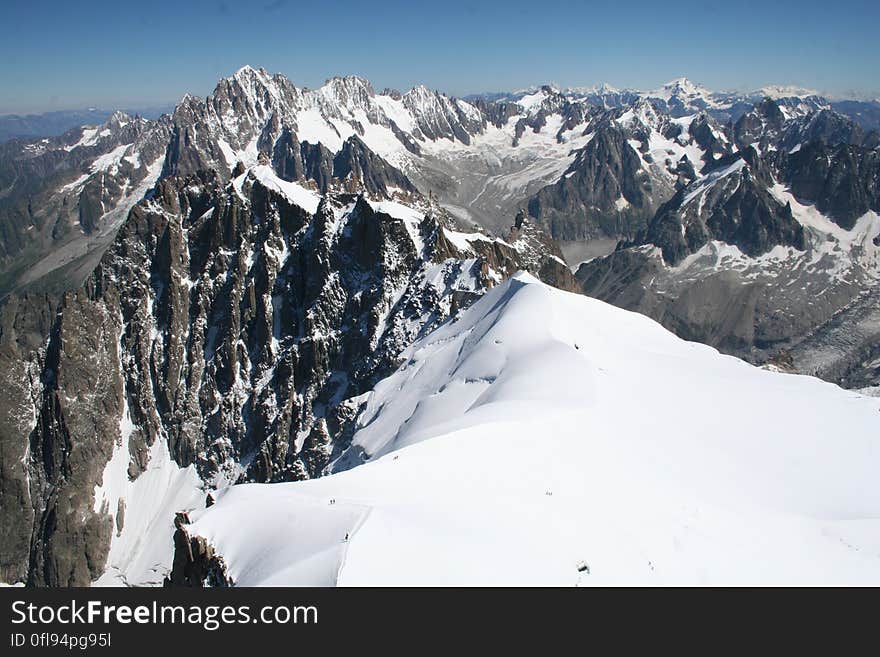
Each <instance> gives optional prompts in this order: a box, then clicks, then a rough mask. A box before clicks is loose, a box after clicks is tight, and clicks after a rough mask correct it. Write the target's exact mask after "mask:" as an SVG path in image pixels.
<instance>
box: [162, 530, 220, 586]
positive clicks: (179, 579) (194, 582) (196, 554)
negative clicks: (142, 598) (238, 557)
mask: <svg viewBox="0 0 880 657" xmlns="http://www.w3.org/2000/svg"><path fill="white" fill-rule="evenodd" d="M188 524H189V516H188V515H187V514H186V513H178V514H177V517H176V518H175V519H174V527H175V529H174V561H173V564H172V566H171V572H170V573H168V575H167V577H166V578H165V581H164V586H165V587H181V586H185V587H202V586H212V587H221V588H226V587H229V586H234V585H235V582H234V581H233V580H232V578H231V577H230V576H229V573H228V570H227V567H226V563H225V562H224V560H223V557H222V556H221V555H219V554H217V553H216V552H215V550H214V546H213V545H211V544H210V543H209V542H208V541H207V539H205V538H204V537H202V536H190V534H189V532H188V531H187V527H186V526H187V525H188Z"/></svg>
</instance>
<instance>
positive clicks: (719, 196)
mask: <svg viewBox="0 0 880 657" xmlns="http://www.w3.org/2000/svg"><path fill="white" fill-rule="evenodd" d="M745 157H747V158H749V159H752V160H753V161H754V159H755V154H754V151H751V155H749V153H748V152H747V153H746V154H745ZM738 165H741V166H740V168H739V169H737V170H735V171H733V172H729V171H730V170H731V169H734V168H735V167H737V166H738ZM694 188H695V189H693V190H692V189H691V188H690V187H686V188H684V189H682V190H680V191H679V192H678V193H677V194H676V196H675V197H674V198H673V199H672V200H671V201H669V202H668V203H666V204H664V205H663V206H662V207H661V208H660V209H659V210H658V212H657V214H656V216H655V217H654V219H652V220H651V223H650V225H649V226H648V228H647V230H646V231H645V232H644V234H643V235H642V236H640V238H638V239H637V240H636V244H644V243H650V244H654V245H656V246H659V247H660V249H661V251H662V253H663V259H664V260H665V261H666V262H668V263H670V264H673V265H675V264H678V263H679V262H681V260H682V259H683V258H684V257H685V256H687V255H689V254H691V253H694V252H696V251H697V250H699V249H700V247H702V246H703V245H704V244H706V243H707V242H708V241H709V240H720V241H722V242H726V243H727V244H732V245H734V246H737V247H739V249H740V250H741V251H742V252H743V253H745V254H746V255H749V256H752V257H757V256H760V255H762V254H764V253H766V252H767V251H769V250H770V249H772V248H773V247H774V246H777V245H783V246H793V247H794V248H796V249H800V250H803V249H804V248H805V241H804V229H803V226H801V225H800V224H799V223H798V222H797V221H796V220H795V218H794V217H793V216H792V213H791V208H790V207H788V206H784V205H782V204H781V203H779V202H778V201H777V200H775V199H774V198H773V197H772V196H771V195H770V194H769V192H767V190H766V181H762V180H761V176H760V174H758V175H757V176H756V174H755V173H753V170H752V168H751V167H750V166H749V165H747V164H746V163H745V161H743V156H740V155H739V154H737V155H735V156H729V157H726V158H722V159H721V160H719V161H718V163H717V166H716V168H715V169H714V170H713V171H710V172H709V173H708V177H707V181H706V182H705V183H701V184H699V185H698V184H695V185H694ZM623 246H624V247H625V246H626V245H623Z"/></svg>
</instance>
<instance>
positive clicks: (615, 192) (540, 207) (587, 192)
mask: <svg viewBox="0 0 880 657" xmlns="http://www.w3.org/2000/svg"><path fill="white" fill-rule="evenodd" d="M652 192H653V188H652V182H651V179H650V177H649V176H648V175H647V173H646V172H645V171H644V170H643V169H642V162H641V159H640V158H639V156H638V153H637V152H636V151H635V150H634V149H633V148H632V147H631V146H630V144H629V143H628V141H627V135H626V134H625V133H624V131H622V130H620V129H618V128H616V127H613V126H606V127H605V128H600V129H598V130H597V132H596V135H595V137H593V139H592V140H591V141H590V142H589V143H588V144H587V145H586V146H585V147H584V148H583V150H582V151H580V152H579V153H578V155H577V158H576V159H575V161H574V163H572V165H571V166H570V167H569V168H568V170H567V171H566V172H565V173H564V174H563V176H562V177H561V178H560V179H559V180H558V181H557V182H556V183H554V184H553V185H549V186H548V187H545V188H544V189H542V190H541V191H540V192H538V193H537V194H536V195H535V196H534V197H533V198H532V199H530V200H529V203H528V211H529V215H531V216H532V217H534V218H535V220H536V221H537V222H538V223H540V224H541V225H543V226H545V227H546V228H547V230H548V231H549V232H550V234H551V235H553V237H554V238H555V239H558V240H566V241H568V240H588V239H591V238H595V237H600V236H620V235H633V234H634V233H635V232H637V231H638V229H639V228H641V227H642V226H643V225H644V222H645V221H646V220H647V219H648V218H649V217H650V215H651V214H652V212H653V207H652V200H653V199H652Z"/></svg>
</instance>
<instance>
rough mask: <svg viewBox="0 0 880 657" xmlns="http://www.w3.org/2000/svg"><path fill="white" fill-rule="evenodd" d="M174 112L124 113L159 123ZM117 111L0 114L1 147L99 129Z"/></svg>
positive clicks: (169, 108) (154, 109) (157, 109)
mask: <svg viewBox="0 0 880 657" xmlns="http://www.w3.org/2000/svg"><path fill="white" fill-rule="evenodd" d="M173 110H174V105H163V106H159V107H146V108H129V109H123V110H122V111H123V112H125V113H126V114H130V115H133V116H142V117H144V118H145V119H157V118H159V117H160V116H161V115H162V114H165V113H166V112H171V111H173ZM114 111H116V110H103V109H95V108H90V109H84V110H58V111H55V112H43V113H41V114H0V143H3V142H5V141H9V140H10V139H33V138H36V137H57V136H59V135H62V134H64V133H65V132H67V131H68V130H70V129H71V128H79V127H81V126H85V125H98V124H100V123H103V122H104V121H106V120H107V119H109V118H110V115H111V114H113V112H114Z"/></svg>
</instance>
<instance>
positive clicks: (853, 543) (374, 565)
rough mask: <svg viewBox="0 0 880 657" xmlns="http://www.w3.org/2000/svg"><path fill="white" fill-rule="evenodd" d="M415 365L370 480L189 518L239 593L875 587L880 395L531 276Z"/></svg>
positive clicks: (372, 440)
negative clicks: (254, 588)
mask: <svg viewBox="0 0 880 657" xmlns="http://www.w3.org/2000/svg"><path fill="white" fill-rule="evenodd" d="M405 357H406V359H407V360H406V362H404V364H403V365H402V366H401V368H400V369H399V370H398V371H397V372H396V373H395V374H393V375H392V376H391V377H389V378H388V379H386V380H384V381H383V382H381V383H380V384H379V385H378V386H377V388H376V389H375V391H374V392H373V393H372V394H371V396H370V400H369V408H368V409H367V411H366V413H365V416H364V418H363V420H362V425H363V426H362V428H361V429H360V431H359V432H358V433H357V434H356V436H355V439H354V442H355V445H354V447H353V449H352V452H351V454H349V455H347V458H345V459H343V461H344V462H345V463H347V464H349V465H350V464H351V462H352V460H353V459H352V455H354V454H359V453H361V450H364V452H365V453H366V454H369V455H370V457H371V458H369V460H368V462H367V463H366V464H364V465H358V466H357V467H354V468H352V469H350V470H348V471H344V472H339V473H337V474H334V475H331V476H327V477H324V478H322V479H317V480H313V481H308V482H300V483H292V484H274V485H243V486H234V487H232V488H229V489H227V490H226V491H225V492H224V493H223V494H222V495H221V496H220V499H219V500H218V502H217V504H215V505H214V506H213V507H211V508H210V509H207V510H205V511H202V512H200V514H197V516H198V517H197V519H196V521H195V523H194V525H193V526H192V527H191V531H192V532H193V533H197V534H201V535H203V536H205V537H207V538H208V539H209V540H211V541H212V542H213V543H214V544H215V546H216V547H217V548H218V549H219V552H220V553H221V554H222V555H223V556H224V558H225V559H226V562H227V564H228V566H229V571H230V574H231V576H232V577H233V579H234V581H235V583H236V584H238V585H272V584H275V585H299V584H321V585H332V584H339V585H349V586H351V585H428V584H437V585H454V584H461V585H516V584H522V585H562V586H575V585H578V586H590V585H603V584H734V585H739V584H743V585H745V584H880V480H878V478H877V476H876V473H877V467H878V463H880V399H877V398H870V397H865V396H861V395H859V394H856V393H853V392H850V391H845V390H842V389H840V388H838V387H836V386H834V385H831V384H828V383H824V382H822V381H820V380H818V379H813V378H809V377H803V376H794V375H786V374H778V373H772V372H768V371H764V370H761V369H757V368H754V367H752V366H750V365H747V364H746V363H744V362H742V361H739V360H737V359H734V358H731V357H727V356H722V355H719V354H718V353H717V352H716V351H715V350H713V349H711V348H709V347H706V346H702V345H699V344H695V343H689V342H685V341H682V340H680V339H678V338H676V337H675V336H673V335H672V334H671V333H668V332H667V331H665V330H664V329H662V328H661V327H660V326H659V325H658V324H656V323H654V322H652V321H651V320H649V319H647V318H646V317H643V316H641V315H637V314H634V313H629V312H626V311H623V310H620V309H617V308H614V307H612V306H609V305H606V304H604V303H602V302H599V301H596V300H593V299H589V298H586V297H583V296H576V295H572V294H568V293H565V292H561V291H558V290H554V289H552V288H549V287H547V286H545V285H543V284H541V283H539V282H537V281H536V280H535V279H533V278H531V277H529V276H527V275H523V274H520V275H518V276H517V277H516V278H515V279H512V280H510V281H508V282H506V283H504V284H503V285H500V286H498V287H497V288H495V289H494V290H492V291H491V292H490V293H488V294H487V295H486V296H485V297H484V298H483V299H482V300H480V301H479V302H477V303H476V304H475V305H474V306H472V307H471V308H470V309H469V310H468V311H466V312H465V313H464V314H463V315H462V316H460V317H459V319H458V320H457V321H454V322H451V323H448V324H446V325H444V326H443V327H441V328H440V329H438V330H437V331H435V332H433V333H432V334H430V335H429V336H427V337H426V338H424V339H423V340H421V341H419V342H417V343H416V344H415V345H414V346H412V347H411V348H410V349H409V350H408V352H407V353H406V354H405ZM337 467H339V464H337ZM579 565H580V567H581V568H583V567H584V565H586V566H587V567H588V568H589V572H587V571H586V570H583V571H582V572H581V571H579Z"/></svg>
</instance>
